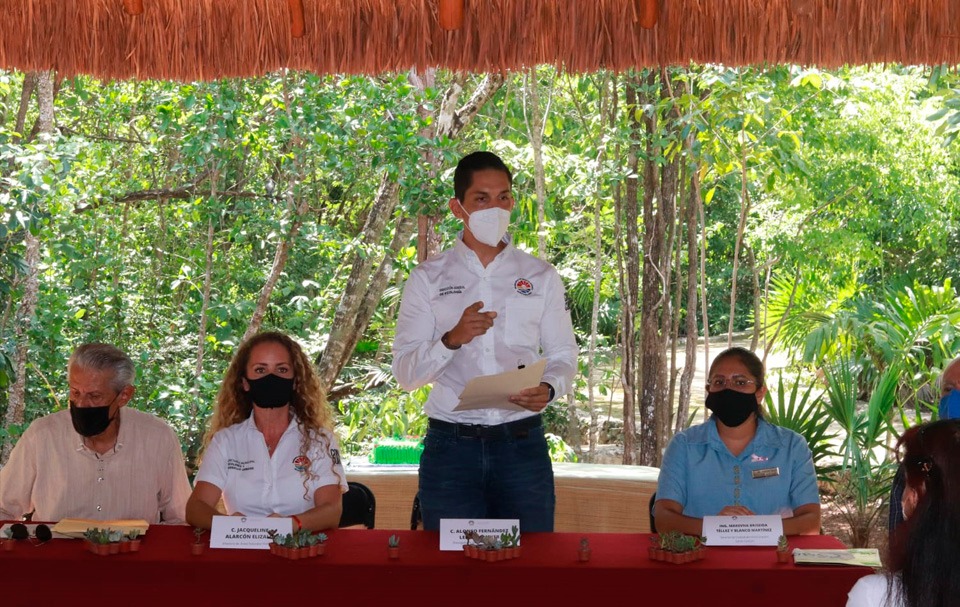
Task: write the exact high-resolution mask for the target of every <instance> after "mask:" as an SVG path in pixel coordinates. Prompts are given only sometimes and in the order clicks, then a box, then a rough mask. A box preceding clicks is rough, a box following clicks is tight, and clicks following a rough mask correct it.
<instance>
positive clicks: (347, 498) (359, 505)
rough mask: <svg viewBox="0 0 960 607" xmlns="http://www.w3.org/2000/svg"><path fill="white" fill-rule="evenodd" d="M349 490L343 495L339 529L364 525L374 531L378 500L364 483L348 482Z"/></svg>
mask: <svg viewBox="0 0 960 607" xmlns="http://www.w3.org/2000/svg"><path fill="white" fill-rule="evenodd" d="M347 485H348V486H349V490H348V491H347V492H346V493H344V494H343V512H342V513H341V514H340V524H339V525H338V526H339V527H353V526H355V525H363V526H364V527H366V528H367V529H373V525H374V521H375V519H376V515H377V500H376V498H374V497H373V491H370V488H369V487H367V486H366V485H364V484H363V483H357V482H354V481H348V482H347Z"/></svg>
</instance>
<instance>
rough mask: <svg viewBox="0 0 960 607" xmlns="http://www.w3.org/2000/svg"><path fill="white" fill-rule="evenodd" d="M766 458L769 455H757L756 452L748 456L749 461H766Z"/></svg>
mask: <svg viewBox="0 0 960 607" xmlns="http://www.w3.org/2000/svg"><path fill="white" fill-rule="evenodd" d="M768 459H770V458H769V457H763V456H762V455H757V454H756V453H754V454H753V455H751V456H750V461H751V462H765V461H767V460H768Z"/></svg>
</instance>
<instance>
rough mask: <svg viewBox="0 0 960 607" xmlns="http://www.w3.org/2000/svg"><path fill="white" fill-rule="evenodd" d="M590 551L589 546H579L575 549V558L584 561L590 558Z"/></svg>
mask: <svg viewBox="0 0 960 607" xmlns="http://www.w3.org/2000/svg"><path fill="white" fill-rule="evenodd" d="M591 552H592V551H591V550H590V548H580V549H579V550H577V560H578V561H580V562H581V563H586V562H587V561H589V560H590V553H591Z"/></svg>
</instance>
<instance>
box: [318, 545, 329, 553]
mask: <svg viewBox="0 0 960 607" xmlns="http://www.w3.org/2000/svg"><path fill="white" fill-rule="evenodd" d="M326 552H327V545H326V544H317V556H323V555H324V554H325V553H326Z"/></svg>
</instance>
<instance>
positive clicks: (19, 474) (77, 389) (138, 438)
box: [0, 344, 190, 524]
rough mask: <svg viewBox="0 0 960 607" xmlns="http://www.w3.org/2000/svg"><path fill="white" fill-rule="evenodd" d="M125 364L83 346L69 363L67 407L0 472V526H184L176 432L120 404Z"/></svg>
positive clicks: (125, 394) (47, 419)
mask: <svg viewBox="0 0 960 607" xmlns="http://www.w3.org/2000/svg"><path fill="white" fill-rule="evenodd" d="M135 376H136V370H135V368H134V366H133V361H132V360H130V357H129V356H127V355H126V354H124V353H123V352H122V351H121V350H119V349H118V348H115V347H114V346H111V345H108V344H84V345H82V346H80V347H78V348H77V349H76V350H74V351H73V355H71V356H70V361H69V362H68V363H67V378H68V379H67V381H68V383H69V385H70V393H69V401H70V402H69V405H70V406H69V408H68V409H65V410H63V411H58V412H56V413H51V414H50V415H47V416H44V417H41V418H39V419H37V420H35V421H34V422H33V423H32V424H30V427H29V428H27V430H26V431H25V432H24V433H23V436H21V437H20V440H19V441H17V444H16V446H15V447H14V448H13V451H12V452H11V453H10V459H9V460H8V461H7V464H6V465H5V466H4V467H3V468H2V469H0V519H20V518H21V517H24V516H27V515H32V519H33V520H34V521H59V520H60V519H62V518H87V519H94V520H98V521H103V520H113V519H143V520H145V521H147V522H148V523H150V524H153V523H177V524H182V523H183V522H184V520H185V514H184V509H185V507H186V504H187V498H188V497H189V496H190V483H189V481H187V471H186V469H185V468H184V466H183V453H182V452H181V450H180V442H179V440H178V439H177V435H176V433H175V432H174V431H173V428H171V427H170V426H169V425H167V423H166V422H164V421H163V420H161V419H159V418H157V417H155V416H153V415H151V414H149V413H144V412H142V411H137V410H136V409H130V408H128V407H126V406H125V405H126V404H127V403H128V402H130V400H131V399H132V398H133V394H134V386H133V382H134V379H135Z"/></svg>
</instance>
